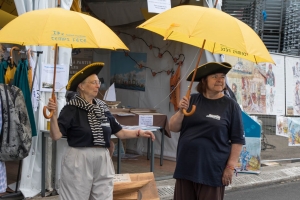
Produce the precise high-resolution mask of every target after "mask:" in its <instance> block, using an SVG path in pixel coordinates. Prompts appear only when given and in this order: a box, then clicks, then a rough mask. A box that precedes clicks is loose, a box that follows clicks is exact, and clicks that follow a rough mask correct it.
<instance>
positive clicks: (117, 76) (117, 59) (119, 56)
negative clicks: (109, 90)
mask: <svg viewBox="0 0 300 200" xmlns="http://www.w3.org/2000/svg"><path fill="white" fill-rule="evenodd" d="M146 62H147V54H146V53H133V52H129V53H124V52H112V53H111V61H110V64H111V66H110V84H112V83H115V88H120V89H127V90H138V91H145V83H146V80H145V79H146V69H145V68H141V67H140V66H146Z"/></svg>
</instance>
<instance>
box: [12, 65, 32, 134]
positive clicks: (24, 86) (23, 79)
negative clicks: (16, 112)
mask: <svg viewBox="0 0 300 200" xmlns="http://www.w3.org/2000/svg"><path fill="white" fill-rule="evenodd" d="M27 74H28V61H27V60H20V61H19V63H18V67H17V70H16V73H15V76H14V79H13V85H15V86H17V87H18V88H20V89H21V91H22V93H23V95H24V98H25V102H26V108H27V112H28V115H29V120H30V124H31V131H32V136H37V131H36V125H35V119H34V114H33V110H32V103H31V94H30V89H29V84H28V75H27Z"/></svg>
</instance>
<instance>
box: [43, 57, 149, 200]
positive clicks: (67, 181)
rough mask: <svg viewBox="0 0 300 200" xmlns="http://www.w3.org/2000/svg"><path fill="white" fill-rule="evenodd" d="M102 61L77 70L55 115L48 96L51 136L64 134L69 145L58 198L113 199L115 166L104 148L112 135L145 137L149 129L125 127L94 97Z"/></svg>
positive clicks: (62, 169)
mask: <svg viewBox="0 0 300 200" xmlns="http://www.w3.org/2000/svg"><path fill="white" fill-rule="evenodd" d="M103 65H104V64H103V63H93V64H90V65H88V66H86V67H85V68H83V69H82V70H80V71H79V72H77V73H76V74H75V75H74V76H73V77H72V78H71V79H70V81H69V83H68V85H67V90H69V91H76V92H77V93H78V95H76V96H75V97H74V98H72V99H71V100H70V101H69V102H67V105H65V106H64V108H63V109H62V110H61V112H60V114H59V117H58V118H57V105H56V102H55V101H53V100H52V99H49V103H48V106H47V108H48V109H49V110H54V114H53V116H52V117H51V119H50V136H51V138H52V139H53V140H58V139H60V138H61V137H62V136H66V137H67V141H68V145H69V146H68V148H67V150H66V152H65V155H64V157H63V159H62V164H61V178H60V190H59V193H60V199H63V200H88V199H90V200H109V199H112V198H113V196H112V193H113V177H114V174H115V172H114V168H113V164H112V160H111V157H110V154H109V151H108V149H107V148H109V147H110V137H111V134H115V135H116V136H117V137H118V138H120V139H126V138H137V137H147V138H151V139H152V140H154V139H155V136H154V134H153V133H152V132H151V131H144V130H126V129H122V126H121V125H120V124H119V123H118V122H117V120H116V119H115V118H114V117H113V116H112V114H111V113H110V111H109V109H108V106H107V105H106V104H105V102H103V101H101V100H99V99H96V96H97V94H98V90H99V88H100V84H101V83H100V81H99V79H98V76H97V74H98V73H99V72H100V70H101V69H102V67H103Z"/></svg>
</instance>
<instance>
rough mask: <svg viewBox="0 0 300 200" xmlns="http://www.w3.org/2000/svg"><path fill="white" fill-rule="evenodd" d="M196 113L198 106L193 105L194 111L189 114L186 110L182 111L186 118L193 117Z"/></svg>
mask: <svg viewBox="0 0 300 200" xmlns="http://www.w3.org/2000/svg"><path fill="white" fill-rule="evenodd" d="M195 111H196V106H195V105H192V110H191V111H190V112H187V111H186V109H183V110H182V112H183V114H184V116H187V117H189V116H191V115H193V114H194V112H195Z"/></svg>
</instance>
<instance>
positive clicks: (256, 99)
mask: <svg viewBox="0 0 300 200" xmlns="http://www.w3.org/2000/svg"><path fill="white" fill-rule="evenodd" d="M271 56H272V58H273V60H274V61H275V63H276V65H274V64H271V63H261V64H255V63H253V62H250V61H248V60H244V59H241V58H237V57H233V56H228V55H226V56H225V61H226V62H229V63H230V64H231V65H232V70H231V71H230V72H229V73H228V75H227V77H228V82H229V86H230V87H231V89H232V90H233V92H234V93H235V95H236V97H237V101H238V103H239V104H240V105H242V107H243V110H244V111H245V112H247V113H248V114H270V115H284V114H285V104H284V102H285V95H284V94H285V85H284V76H283V74H284V56H281V55H271ZM275 86H276V87H275Z"/></svg>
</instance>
